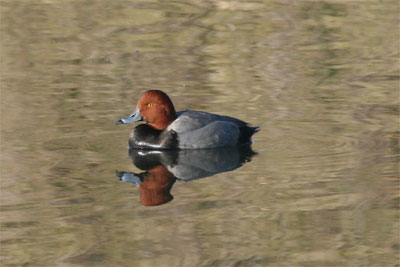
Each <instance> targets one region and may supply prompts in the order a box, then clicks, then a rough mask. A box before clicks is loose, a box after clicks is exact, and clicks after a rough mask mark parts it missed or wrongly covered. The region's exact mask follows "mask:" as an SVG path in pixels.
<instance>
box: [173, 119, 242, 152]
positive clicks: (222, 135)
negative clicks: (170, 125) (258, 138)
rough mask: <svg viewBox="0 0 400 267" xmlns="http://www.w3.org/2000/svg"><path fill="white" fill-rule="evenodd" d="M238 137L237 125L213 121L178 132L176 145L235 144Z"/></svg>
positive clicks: (226, 145)
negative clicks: (190, 129) (191, 129)
mask: <svg viewBox="0 0 400 267" xmlns="http://www.w3.org/2000/svg"><path fill="white" fill-rule="evenodd" d="M239 138H240V130H239V127H238V126H237V125H236V124H235V123H233V122H229V121H213V122H211V123H209V124H207V125H205V126H203V127H201V128H199V129H196V130H193V131H188V132H183V133H178V147H179V148H182V149H199V148H217V147H228V146H235V145H236V144H238V141H239Z"/></svg>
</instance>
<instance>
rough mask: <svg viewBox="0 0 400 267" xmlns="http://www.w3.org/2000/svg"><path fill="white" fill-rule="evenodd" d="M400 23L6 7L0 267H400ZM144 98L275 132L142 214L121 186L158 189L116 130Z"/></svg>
mask: <svg viewBox="0 0 400 267" xmlns="http://www.w3.org/2000/svg"><path fill="white" fill-rule="evenodd" d="M398 15H399V3H398V2H397V1H391V0H388V1H343V0H328V1H287V0H286V1H190V0H189V1H177V2H174V1H172V2H171V1H120V0H116V1H54V0H42V1H39V0H38V1H14V0H3V1H1V195H0V199H1V235H0V237H1V247H0V248H1V265H2V266H396V264H400V262H399V249H400V240H399V239H400V237H399V235H400V230H399V180H398V178H399V163H398V162H399V142H398V141H399V77H400V76H399V69H398V67H399V64H398V63H399V45H400V43H399V35H398V25H399V16H398ZM146 89H162V90H164V91H165V92H167V93H168V94H169V95H170V97H171V98H172V100H173V101H174V103H175V106H176V108H177V109H178V110H182V109H194V110H203V111H208V112H214V113H220V114H225V115H230V116H234V117H237V118H240V119H243V120H246V121H248V122H249V123H251V124H253V125H258V126H260V127H261V130H260V132H259V133H257V134H256V135H255V136H254V144H253V145H252V149H253V150H254V151H255V153H257V154H256V155H254V156H253V157H251V156H249V158H248V159H247V160H250V161H248V162H245V163H244V164H243V165H242V166H241V167H240V166H239V165H238V166H235V168H236V169H234V168H232V169H234V170H231V171H226V172H225V171H224V172H217V173H216V174H215V175H213V176H209V177H206V178H202V179H196V180H191V181H187V182H185V181H182V180H180V179H178V180H174V179H175V178H171V179H172V180H169V182H167V184H165V185H164V186H167V187H168V186H172V188H171V189H170V190H171V191H170V194H171V195H172V196H173V198H174V199H173V200H171V201H169V202H167V203H165V204H164V205H159V206H154V207H149V206H144V205H142V202H141V194H143V191H140V187H139V188H137V187H136V186H135V185H133V184H131V183H127V182H121V181H119V179H118V177H117V176H116V174H115V171H116V170H118V171H120V172H129V173H136V174H137V173H141V172H143V170H139V169H138V168H137V167H136V166H135V165H133V163H132V161H131V159H130V158H129V155H128V149H127V138H128V134H129V132H130V129H131V126H116V125H115V121H116V120H117V119H119V118H121V117H124V116H126V115H128V114H129V113H130V112H131V111H132V110H133V108H134V106H135V105H136V101H137V99H138V96H139V95H140V93H141V92H143V91H144V90H146ZM232 155H234V153H232ZM193 156H194V157H197V156H199V155H197V154H196V153H195V154H194V155H193ZM213 157H214V156H207V158H208V159H211V161H213V159H214V158H213ZM181 158H182V157H181ZM199 158H200V159H202V158H201V157H200V156H199ZM223 159H226V158H224V157H222V158H221V157H220V160H223ZM201 162H203V163H205V162H207V161H203V160H201ZM214 162H217V161H214ZM207 164H208V163H207ZM155 180H157V179H155ZM150 182H151V181H150ZM171 183H172V185H171ZM138 189H139V190H138Z"/></svg>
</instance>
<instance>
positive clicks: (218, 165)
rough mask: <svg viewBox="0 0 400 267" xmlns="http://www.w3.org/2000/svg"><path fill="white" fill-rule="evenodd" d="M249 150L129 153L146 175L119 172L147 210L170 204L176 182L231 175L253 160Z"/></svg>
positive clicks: (132, 151) (240, 148) (134, 151)
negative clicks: (133, 186) (138, 194)
mask: <svg viewBox="0 0 400 267" xmlns="http://www.w3.org/2000/svg"><path fill="white" fill-rule="evenodd" d="M255 154H256V153H255V152H254V151H253V150H252V149H251V148H250V146H241V147H227V148H218V149H200V150H179V151H178V150H163V151H160V150H137V149H131V150H129V156H130V158H131V159H132V162H133V164H134V165H135V166H136V167H137V168H139V169H142V170H145V172H143V173H140V174H135V173H130V172H117V176H118V177H119V178H120V180H121V181H124V182H131V183H133V184H135V185H136V186H137V187H139V190H140V192H141V197H140V198H141V201H142V204H143V205H145V206H155V205H161V204H164V203H167V202H169V201H171V200H172V199H173V196H172V195H171V194H170V190H171V188H172V185H173V184H174V183H175V181H176V180H177V179H178V180H183V181H190V180H193V179H200V178H205V177H208V176H212V175H215V174H217V173H221V172H227V171H232V170H234V169H236V168H239V167H240V166H242V165H243V164H244V163H246V162H248V161H250V160H251V157H252V156H254V155H255Z"/></svg>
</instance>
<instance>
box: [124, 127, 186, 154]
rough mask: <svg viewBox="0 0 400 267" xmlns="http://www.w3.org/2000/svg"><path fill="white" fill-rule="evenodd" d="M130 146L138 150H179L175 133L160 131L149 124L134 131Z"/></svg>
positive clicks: (130, 138) (131, 135)
mask: <svg viewBox="0 0 400 267" xmlns="http://www.w3.org/2000/svg"><path fill="white" fill-rule="evenodd" d="M129 146H130V147H131V148H138V149H177V148H178V147H179V145H178V136H177V133H176V132H175V131H173V130H168V131H167V130H163V131H160V130H156V129H153V128H151V127H150V126H148V125H147V124H141V125H138V126H136V127H135V128H134V129H133V130H132V132H131V134H130V136H129Z"/></svg>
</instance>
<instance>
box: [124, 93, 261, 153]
mask: <svg viewBox="0 0 400 267" xmlns="http://www.w3.org/2000/svg"><path fill="white" fill-rule="evenodd" d="M143 119H144V120H145V121H146V122H147V123H146V124H140V125H138V126H136V127H135V128H134V129H133V130H132V132H131V134H130V135H129V146H130V148H138V149H199V148H217V147H229V146H236V145H240V144H249V143H251V136H252V135H253V134H254V133H256V132H257V131H258V129H259V128H258V127H250V126H248V124H247V123H246V122H244V121H241V120H239V119H235V118H232V117H228V116H223V115H217V114H213V113H208V112H202V111H192V110H184V111H179V112H175V108H174V105H173V104H172V101H171V99H170V98H169V97H168V95H167V94H166V93H164V92H162V91H160V90H149V91H146V92H144V93H143V94H142V96H141V97H140V99H139V102H138V104H137V106H136V110H135V111H134V112H133V113H132V114H131V115H129V117H127V118H123V119H120V120H118V121H117V124H128V123H133V122H137V121H142V120H143Z"/></svg>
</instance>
